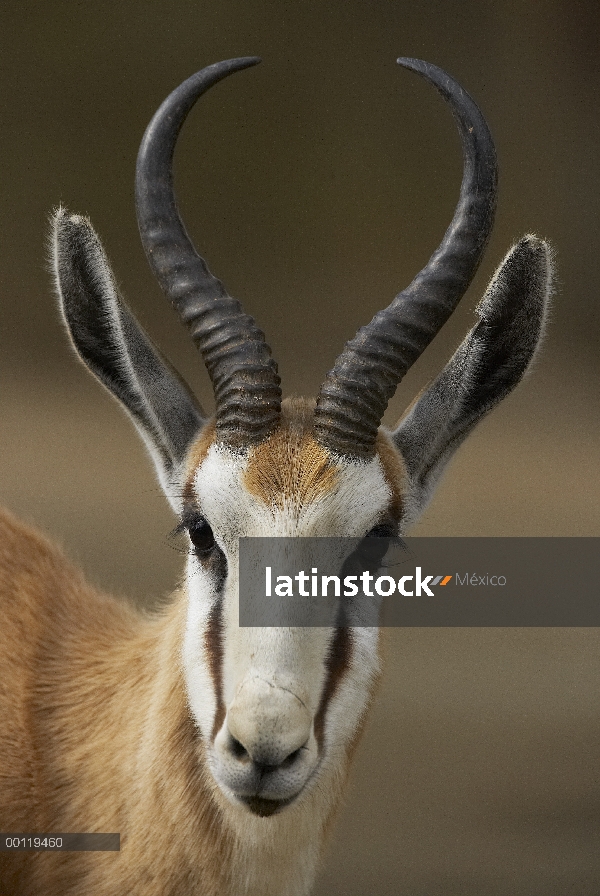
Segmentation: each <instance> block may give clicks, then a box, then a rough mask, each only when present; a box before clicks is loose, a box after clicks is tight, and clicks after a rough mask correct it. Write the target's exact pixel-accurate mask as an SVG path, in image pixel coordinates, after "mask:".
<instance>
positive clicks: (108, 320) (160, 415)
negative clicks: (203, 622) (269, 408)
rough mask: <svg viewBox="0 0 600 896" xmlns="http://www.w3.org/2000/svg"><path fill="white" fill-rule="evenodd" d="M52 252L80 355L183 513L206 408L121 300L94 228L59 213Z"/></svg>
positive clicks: (64, 310)
mask: <svg viewBox="0 0 600 896" xmlns="http://www.w3.org/2000/svg"><path fill="white" fill-rule="evenodd" d="M52 253H53V265H54V272H55V276H56V286H57V290H58V294H59V298H60V304H61V309H62V313H63V315H64V319H65V322H66V324H67V328H68V330H69V333H70V335H71V338H72V340H73V345H74V347H75V350H76V351H77V353H78V355H79V357H80V358H81V359H82V361H83V362H84V363H85V364H86V365H87V367H89V369H90V370H91V371H92V373H94V374H95V375H96V376H97V377H98V379H99V380H100V381H101V382H102V383H103V384H104V385H105V386H106V388H107V389H109V390H110V391H111V392H112V394H113V395H114V396H115V397H116V398H117V399H118V400H119V401H120V402H121V404H122V405H123V407H124V408H125V410H126V411H127V412H128V413H129V414H130V415H131V417H132V419H133V422H134V423H135V426H136V428H137V430H138V432H139V433H140V434H141V436H142V438H143V440H144V442H145V443H146V446H147V447H148V449H149V451H150V454H151V456H152V459H153V460H154V464H155V467H156V470H157V473H158V478H159V481H160V483H161V485H162V487H163V490H164V491H165V494H166V495H167V497H168V499H169V501H170V503H171V505H172V506H173V507H174V508H175V509H178V507H179V504H178V500H177V496H176V494H175V491H176V486H177V480H178V472H179V470H180V468H181V465H182V463H183V461H184V459H185V457H186V454H187V451H188V449H189V447H190V444H191V443H192V442H193V441H194V439H195V437H196V436H197V435H198V433H199V432H200V430H201V429H202V427H203V426H204V424H205V422H206V421H205V417H204V414H203V412H202V409H201V407H200V405H199V404H198V402H197V401H196V399H195V398H194V396H193V395H192V393H191V391H190V389H189V387H188V386H187V384H186V383H185V382H184V381H183V380H182V378H181V377H180V376H179V374H178V373H177V372H176V371H175V370H174V369H173V367H171V365H170V364H169V362H168V361H167V360H166V359H165V358H163V356H162V355H161V353H160V352H159V350H158V349H157V348H156V346H155V345H154V344H153V343H152V341H151V340H150V338H149V337H148V335H147V334H146V333H145V332H144V330H143V329H142V328H141V327H140V325H139V324H138V322H137V321H136V319H135V318H134V316H133V314H132V313H131V311H130V310H129V309H128V308H127V306H126V305H125V304H124V302H123V300H122V299H121V298H120V296H119V293H118V290H117V287H116V284H115V278H114V276H113V274H112V271H111V269H110V267H109V264H108V260H107V258H106V255H105V253H104V250H103V248H102V245H101V244H100V240H99V239H98V237H97V236H96V234H95V232H94V230H93V228H92V226H91V224H90V222H89V221H88V220H87V219H86V218H82V217H80V216H79V215H69V214H67V212H66V211H65V210H64V209H59V210H58V212H57V213H56V214H55V215H54V217H53V221H52Z"/></svg>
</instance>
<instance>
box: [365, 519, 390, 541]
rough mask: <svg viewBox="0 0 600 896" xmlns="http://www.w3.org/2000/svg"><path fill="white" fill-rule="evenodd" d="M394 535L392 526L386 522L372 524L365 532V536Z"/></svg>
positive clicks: (387, 536)
mask: <svg viewBox="0 0 600 896" xmlns="http://www.w3.org/2000/svg"><path fill="white" fill-rule="evenodd" d="M395 535H396V531H395V529H394V527H393V526H392V525H390V524H389V523H388V524H382V525H379V526H374V527H373V528H372V529H371V531H370V532H367V534H366V538H394V536H395Z"/></svg>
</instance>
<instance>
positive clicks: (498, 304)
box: [392, 234, 553, 517]
mask: <svg viewBox="0 0 600 896" xmlns="http://www.w3.org/2000/svg"><path fill="white" fill-rule="evenodd" d="M552 277H553V259H552V252H551V249H550V247H549V245H548V244H547V243H546V242H544V241H543V240H540V239H539V238H538V237H536V236H534V235H532V234H529V235H527V236H525V237H523V238H522V239H521V240H520V241H519V242H518V243H517V244H516V245H515V246H513V248H512V249H511V250H510V252H509V253H508V254H507V256H506V258H505V259H504V261H503V262H502V264H501V265H500V267H499V268H498V270H497V271H496V273H495V275H494V277H493V278H492V281H491V283H490V285H489V287H488V289H487V291H486V293H485V295H484V297H483V299H482V300H481V302H480V304H479V305H478V306H477V309H476V310H477V313H478V315H479V318H480V319H479V321H478V323H477V324H476V325H475V326H474V327H473V329H472V330H471V331H470V333H469V334H468V335H467V337H466V338H465V340H464V341H463V342H462V344H461V345H460V346H459V348H458V349H457V351H456V352H455V354H454V356H453V357H452V359H451V360H450V361H449V363H448V364H447V366H446V367H445V368H444V370H443V371H442V373H441V374H440V375H439V376H438V377H437V379H436V380H435V381H434V382H433V383H432V384H431V385H430V386H429V387H428V388H427V389H426V390H425V392H424V393H423V394H422V395H421V396H420V397H419V398H418V399H417V401H416V402H415V403H414V405H413V406H412V407H411V408H410V410H409V411H408V413H407V415H406V416H405V417H404V418H403V419H402V420H401V421H400V423H399V425H398V427H397V429H396V430H395V432H394V433H393V435H392V438H393V441H394V444H395V445H396V447H397V449H398V450H399V451H400V453H401V454H402V456H403V458H404V461H405V463H406V467H407V470H408V473H409V476H410V478H411V491H412V498H413V500H412V503H413V504H414V507H413V513H412V514H411V517H414V516H416V515H418V513H420V512H421V511H422V510H423V508H424V506H425V505H426V504H427V501H428V500H429V498H430V497H431V493H432V491H433V489H434V487H435V485H436V483H437V481H438V479H439V477H440V475H441V473H442V471H443V469H444V467H445V466H446V464H447V462H448V461H449V460H450V458H451V457H452V455H453V454H454V452H455V451H456V449H457V448H458V447H459V445H460V444H461V443H462V442H463V440H464V439H465V438H466V436H467V435H468V434H469V433H470V432H471V430H472V429H473V428H474V427H475V425H476V424H477V423H478V421H479V420H481V419H482V417H484V416H485V415H486V414H487V413H489V411H490V410H491V409H492V408H493V407H495V406H496V405H497V404H498V403H499V402H500V401H501V400H502V399H503V398H504V397H505V396H506V395H508V394H509V392H511V391H512V390H513V389H514V388H515V386H516V385H517V384H518V383H519V382H520V380H521V379H522V378H523V375H524V374H525V372H526V370H527V369H528V367H529V365H530V364H531V361H532V360H533V357H534V355H535V353H536V350H537V348H538V347H539V345H540V342H541V338H542V335H543V332H544V327H545V323H546V318H547V313H548V305H549V298H550V295H551V293H552ZM409 503H410V502H409Z"/></svg>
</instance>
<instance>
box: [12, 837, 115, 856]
mask: <svg viewBox="0 0 600 896" xmlns="http://www.w3.org/2000/svg"><path fill="white" fill-rule="evenodd" d="M120 849H121V835H120V834H55V833H52V834H44V833H36V834H6V833H0V852H44V851H49V852H56V851H58V852H119V850H120Z"/></svg>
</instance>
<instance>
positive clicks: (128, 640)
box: [0, 514, 231, 896]
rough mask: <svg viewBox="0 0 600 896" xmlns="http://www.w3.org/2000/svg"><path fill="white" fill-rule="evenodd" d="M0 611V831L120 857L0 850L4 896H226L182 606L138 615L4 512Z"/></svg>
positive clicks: (223, 843) (224, 842)
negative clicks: (184, 647)
mask: <svg viewBox="0 0 600 896" xmlns="http://www.w3.org/2000/svg"><path fill="white" fill-rule="evenodd" d="M0 608H1V615H2V626H1V627H0V664H1V665H0V682H1V685H0V718H1V719H2V722H1V725H0V829H1V830H2V831H4V832H11V833H21V832H27V833H30V832H56V833H66V832H71V831H72V832H120V834H121V851H120V852H116V853H115V852H110V853H48V852H46V853H30V852H21V853H18V854H9V853H6V852H3V853H0V881H1V886H0V893H1V894H2V896H12V894H19V896H29V894H34V893H35V894H41V893H43V894H44V896H55V894H56V896H59V894H60V896H71V894H73V896H74V894H78V896H81V894H83V893H86V894H93V896H109V894H110V896H120V894H123V893H131V894H134V893H135V894H139V896H142V894H143V896H154V894H156V896H159V894H160V896H166V894H169V896H179V894H181V896H184V894H185V896H188V894H189V893H190V892H195V888H197V889H198V891H199V892H202V893H203V894H207V896H208V894H211V896H212V894H215V896H216V894H217V893H219V894H222V893H224V892H229V887H228V885H227V868H228V866H230V862H229V861H227V859H228V854H229V852H230V848H231V844H230V842H229V840H228V836H227V833H226V832H225V831H224V830H223V829H222V826H221V824H220V819H219V812H218V809H217V807H216V804H215V802H214V801H213V800H211V798H210V795H209V791H210V790H211V789H212V788H211V785H210V783H209V781H208V780H207V779H206V777H205V775H206V774H207V773H206V772H204V768H205V766H204V764H203V762H202V761H199V760H201V755H200V754H201V752H202V744H201V742H200V740H199V738H198V736H197V734H196V730H195V727H194V724H193V722H192V720H191V718H190V715H189V712H188V708H187V703H186V696H185V689H184V683H183V679H182V676H181V674H180V670H179V662H178V658H179V652H180V649H181V648H180V645H181V627H182V624H183V615H184V611H185V599H184V597H183V596H182V595H179V596H176V598H175V600H174V602H173V603H172V604H171V606H170V607H169V609H168V611H167V612H166V613H164V614H163V615H161V616H157V617H155V618H146V617H144V616H142V615H141V614H139V613H137V612H136V611H134V610H133V609H132V608H130V607H128V606H127V605H126V604H124V603H123V602H121V601H117V600H115V599H114V598H111V597H109V596H106V595H103V594H99V593H98V592H97V591H95V590H94V589H93V588H91V587H90V586H89V585H87V584H86V583H85V581H84V580H83V579H82V577H81V575H80V573H79V572H78V571H77V570H76V569H74V568H73V567H72V566H71V565H70V564H69V563H68V561H67V560H66V559H65V558H64V556H63V555H62V554H61V552H60V551H59V550H58V548H56V547H55V546H53V545H52V544H50V543H49V542H48V541H46V540H45V539H44V538H42V537H41V536H40V535H38V534H37V533H35V532H33V531H32V530H30V529H28V528H26V527H25V526H23V525H22V524H20V523H18V522H17V521H15V520H14V519H12V518H11V517H9V516H8V515H6V514H1V515H0ZM132 735H133V738H134V740H133V741H132ZM164 769H168V770H169V774H168V777H167V776H165V775H164V774H163V771H164ZM167 781H168V786H165V784H166V782H167ZM178 831H179V832H181V831H185V832H186V835H185V836H178V835H177V832H178Z"/></svg>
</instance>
